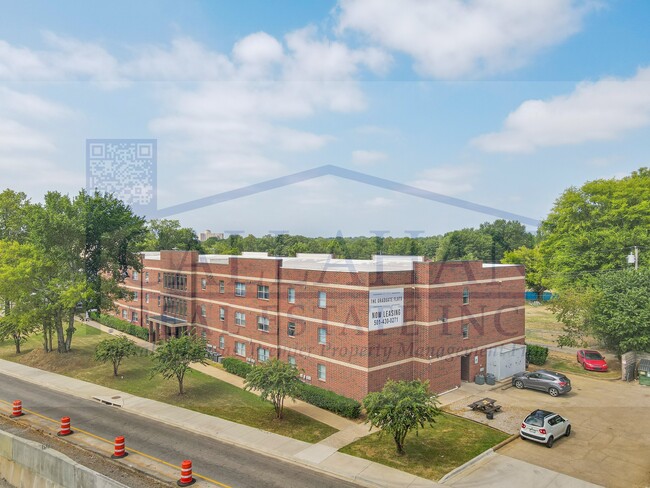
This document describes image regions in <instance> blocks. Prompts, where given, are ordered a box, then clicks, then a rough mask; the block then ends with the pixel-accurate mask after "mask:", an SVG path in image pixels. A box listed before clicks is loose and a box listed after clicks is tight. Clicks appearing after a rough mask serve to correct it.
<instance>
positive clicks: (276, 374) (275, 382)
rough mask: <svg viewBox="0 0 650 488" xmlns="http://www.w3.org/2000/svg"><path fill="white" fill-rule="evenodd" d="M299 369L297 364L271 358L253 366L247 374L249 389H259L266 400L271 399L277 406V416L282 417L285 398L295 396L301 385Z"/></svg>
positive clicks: (247, 387)
mask: <svg viewBox="0 0 650 488" xmlns="http://www.w3.org/2000/svg"><path fill="white" fill-rule="evenodd" d="M300 384H301V383H300V378H299V372H298V369H296V367H295V366H293V365H291V364H289V363H285V362H283V361H280V360H279V359H271V360H269V361H264V362H263V363H260V364H258V365H256V366H254V367H253V369H252V370H251V371H250V373H248V375H246V382H245V387H246V389H247V390H258V391H259V392H260V396H261V397H262V399H264V400H269V401H270V402H271V403H272V404H273V408H275V415H276V418H278V419H281V418H282V410H283V408H284V399H285V398H286V397H287V396H288V397H290V398H295V394H296V390H297V389H298V387H299V385H300Z"/></svg>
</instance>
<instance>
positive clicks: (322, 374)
mask: <svg viewBox="0 0 650 488" xmlns="http://www.w3.org/2000/svg"><path fill="white" fill-rule="evenodd" d="M316 376H318V379H319V380H320V381H325V380H326V379H327V368H326V367H325V365H324V364H317V365H316Z"/></svg>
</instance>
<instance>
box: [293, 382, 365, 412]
mask: <svg viewBox="0 0 650 488" xmlns="http://www.w3.org/2000/svg"><path fill="white" fill-rule="evenodd" d="M296 398H298V399H300V400H302V401H304V402H307V403H311V404H312V405H315V406H316V407H319V408H323V409H325V410H329V411H330V412H334V413H336V414H338V415H342V416H343V417H348V418H351V419H356V418H358V417H359V415H361V403H359V402H358V401H356V400H353V399H352V398H348V397H344V396H342V395H339V394H337V393H334V392H333V391H329V390H324V389H323V388H318V387H317V386H313V385H308V384H306V383H302V384H301V385H300V386H299V388H298V391H297V392H296Z"/></svg>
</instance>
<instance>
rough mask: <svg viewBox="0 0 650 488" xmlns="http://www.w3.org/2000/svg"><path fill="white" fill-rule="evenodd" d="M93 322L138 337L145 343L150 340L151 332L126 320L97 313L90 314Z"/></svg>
mask: <svg viewBox="0 0 650 488" xmlns="http://www.w3.org/2000/svg"><path fill="white" fill-rule="evenodd" d="M88 315H89V316H90V318H91V319H92V320H94V321H95V322H99V323H100V324H102V325H105V326H106V327H110V328H112V329H115V330H119V331H120V332H124V333H126V334H129V335H132V336H135V337H138V338H140V339H143V340H145V341H148V340H149V330H148V329H145V328H144V327H140V326H139V325H134V324H132V323H130V322H127V321H126V320H122V319H118V318H117V317H112V316H111V315H100V314H98V313H96V312H90V314H88Z"/></svg>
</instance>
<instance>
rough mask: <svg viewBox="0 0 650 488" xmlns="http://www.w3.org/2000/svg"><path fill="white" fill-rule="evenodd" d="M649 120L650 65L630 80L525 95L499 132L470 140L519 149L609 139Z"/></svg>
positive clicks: (486, 148) (497, 149)
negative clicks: (542, 97) (533, 97)
mask: <svg viewBox="0 0 650 488" xmlns="http://www.w3.org/2000/svg"><path fill="white" fill-rule="evenodd" d="M649 124H650V68H643V69H639V71H638V72H637V74H636V75H635V76H633V77H632V78H629V79H617V78H605V79H602V80H599V81H597V82H584V83H580V84H579V85H578V86H577V87H576V89H575V90H574V91H573V93H570V94H568V95H562V96H558V97H554V98H551V99H550V100H547V101H544V100H528V101H526V102H524V103H522V104H521V105H520V106H519V107H518V108H517V109H516V110H514V111H513V112H511V113H510V114H509V115H508V117H507V118H506V120H505V122H504V124H503V125H504V127H503V129H502V130H501V131H500V132H494V133H489V134H484V135H482V136H480V137H477V138H476V139H474V141H473V143H474V144H475V145H476V146H478V147H479V148H481V149H483V150H484V151H491V152H510V153H522V152H531V151H534V150H535V149H538V148H541V147H550V146H562V145H569V144H580V143H583V142H589V141H607V140H612V139H616V138H618V137H620V136H621V135H623V134H624V133H625V132H628V131H630V130H634V129H638V128H640V127H644V126H647V125H649Z"/></svg>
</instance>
